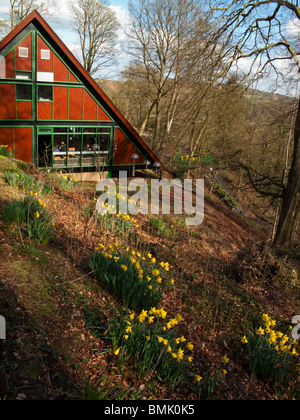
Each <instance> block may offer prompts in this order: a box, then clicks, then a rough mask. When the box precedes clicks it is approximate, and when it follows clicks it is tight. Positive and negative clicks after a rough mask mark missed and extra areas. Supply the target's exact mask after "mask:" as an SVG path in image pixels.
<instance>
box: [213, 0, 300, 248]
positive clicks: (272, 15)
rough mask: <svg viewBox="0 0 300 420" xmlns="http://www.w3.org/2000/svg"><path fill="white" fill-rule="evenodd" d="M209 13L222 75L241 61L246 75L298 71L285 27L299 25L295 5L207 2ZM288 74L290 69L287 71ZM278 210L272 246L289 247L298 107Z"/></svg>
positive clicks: (270, 0)
mask: <svg viewBox="0 0 300 420" xmlns="http://www.w3.org/2000/svg"><path fill="white" fill-rule="evenodd" d="M210 6H211V10H212V12H213V13H214V15H215V16H219V17H220V20H219V22H220V27H219V30H218V31H217V33H216V36H217V38H218V39H222V38H223V39H224V38H225V39H226V43H225V44H226V45H228V46H229V47H228V48H226V49H224V50H223V58H226V57H227V62H226V65H225V66H224V71H227V70H228V69H229V68H230V67H231V66H232V65H233V63H239V62H240V61H241V59H247V60H249V61H250V62H251V64H250V71H253V70H254V69H255V71H256V72H264V71H265V70H266V69H267V68H270V69H271V70H272V72H273V74H275V75H276V76H278V77H282V76H283V77H284V75H282V73H281V72H279V66H278V65H277V64H276V63H278V62H281V63H284V64H286V63H287V62H290V63H291V65H294V66H296V67H297V68H298V72H299V69H300V59H299V51H298V50H297V47H296V44H295V43H294V42H293V40H292V39H291V38H290V37H289V33H288V32H287V27H288V23H289V22H290V21H292V20H294V21H298V22H299V21H300V9H299V7H298V1H283V0H267V1H266V0H248V1H240V0H232V1H231V2H228V1H225V0H222V1H210ZM290 70H292V67H291V68H290ZM282 197H283V198H282V206H281V212H280V218H279V223H278V227H277V232H276V235H275V244H276V245H278V246H283V247H291V244H292V235H293V231H294V228H295V225H296V221H297V217H298V215H299V212H300V104H299V106H298V111H297V115H296V119H295V127H294V147H293V154H292V160H291V165H290V170H289V175H288V177H287V181H286V183H285V185H283V188H282Z"/></svg>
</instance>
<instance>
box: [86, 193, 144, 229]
mask: <svg viewBox="0 0 300 420" xmlns="http://www.w3.org/2000/svg"><path fill="white" fill-rule="evenodd" d="M104 192H105V193H106V194H107V195H108V197H111V196H112V195H113V193H112V192H110V191H109V190H108V188H106V189H105V190H104ZM114 198H115V199H116V200H115V205H114V204H110V203H109V202H105V203H101V204H98V203H97V211H98V212H99V223H100V226H101V227H104V228H106V229H108V230H109V231H110V232H112V233H114V234H119V233H120V232H126V233H133V232H135V231H137V230H138V229H139V227H140V225H139V223H138V220H137V219H136V218H135V217H130V216H129V214H121V213H120V211H119V200H120V199H122V200H126V201H127V204H130V203H131V199H130V198H128V197H125V196H123V195H120V194H117V193H116V194H115V195H114ZM94 201H95V202H97V198H96V197H95V198H94ZM113 201H114V200H113Z"/></svg>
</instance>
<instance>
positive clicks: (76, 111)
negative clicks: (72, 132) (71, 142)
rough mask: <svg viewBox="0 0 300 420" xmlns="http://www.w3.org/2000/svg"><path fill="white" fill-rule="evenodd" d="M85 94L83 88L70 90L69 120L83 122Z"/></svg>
mask: <svg viewBox="0 0 300 420" xmlns="http://www.w3.org/2000/svg"><path fill="white" fill-rule="evenodd" d="M83 92H84V90H83V89H82V88H76V87H74V88H72V87H70V88H69V120H70V121H75V120H77V121H78V120H80V121H81V120H82V106H83Z"/></svg>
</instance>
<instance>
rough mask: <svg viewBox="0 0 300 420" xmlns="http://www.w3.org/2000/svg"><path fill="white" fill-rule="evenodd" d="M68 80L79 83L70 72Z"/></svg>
mask: <svg viewBox="0 0 300 420" xmlns="http://www.w3.org/2000/svg"><path fill="white" fill-rule="evenodd" d="M70 82H71V83H79V81H78V80H77V79H76V77H75V76H74V75H73V74H72V73H71V72H70Z"/></svg>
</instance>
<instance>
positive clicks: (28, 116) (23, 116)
mask: <svg viewBox="0 0 300 420" xmlns="http://www.w3.org/2000/svg"><path fill="white" fill-rule="evenodd" d="M17 120H32V102H20V101H18V102H17Z"/></svg>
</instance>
